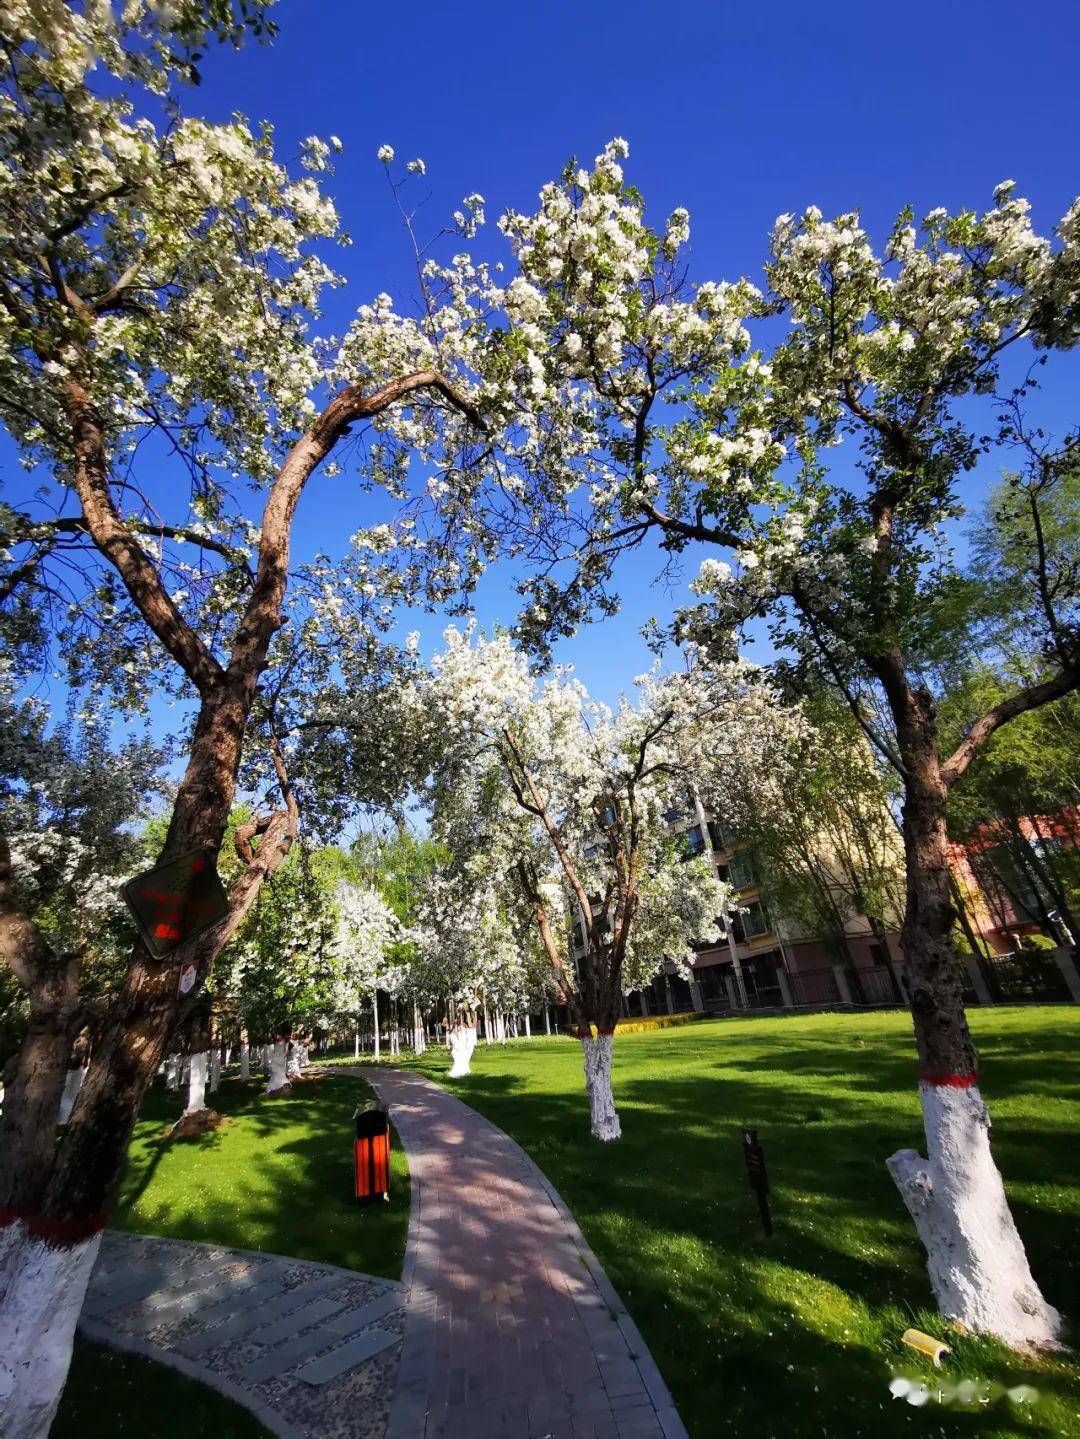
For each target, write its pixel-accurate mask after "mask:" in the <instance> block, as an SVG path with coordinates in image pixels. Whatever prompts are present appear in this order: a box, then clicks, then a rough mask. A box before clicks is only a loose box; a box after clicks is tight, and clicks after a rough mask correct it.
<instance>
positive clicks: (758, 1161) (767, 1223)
mask: <svg viewBox="0 0 1080 1439" xmlns="http://www.w3.org/2000/svg"><path fill="white" fill-rule="evenodd" d="M742 1137H743V1154H744V1156H745V1158H746V1172H747V1175H748V1177H749V1179H750V1188H751V1189H752V1190H753V1191H754V1193H755V1194H756V1195H757V1202H758V1209H759V1210H760V1211H761V1227H762V1228H763V1229H764V1231H765V1233H766V1234H771V1233H772V1232H773V1223H772V1215H771V1214H770V1212H769V1176H768V1175H767V1174H766V1173H765V1151H764V1150H763V1149H762V1147H761V1145H760V1144H759V1143H758V1137H757V1130H756V1129H744V1130H743V1132H742Z"/></svg>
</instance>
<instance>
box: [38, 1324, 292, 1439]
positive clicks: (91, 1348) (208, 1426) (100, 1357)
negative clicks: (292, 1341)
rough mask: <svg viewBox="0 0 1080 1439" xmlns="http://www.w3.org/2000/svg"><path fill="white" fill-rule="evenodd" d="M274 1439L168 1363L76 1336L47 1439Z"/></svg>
mask: <svg viewBox="0 0 1080 1439" xmlns="http://www.w3.org/2000/svg"><path fill="white" fill-rule="evenodd" d="M200 1435H213V1436H214V1439H269V1435H270V1431H269V1430H268V1429H266V1428H265V1427H264V1426H263V1425H262V1424H260V1423H259V1421H258V1420H257V1419H256V1418H255V1416H254V1414H252V1413H250V1412H249V1411H248V1410H247V1409H245V1408H244V1407H243V1405H241V1404H237V1403H235V1402H234V1401H233V1400H232V1399H227V1398H226V1397H225V1395H224V1394H219V1393H218V1391H217V1390H216V1389H213V1388H211V1387H210V1385H208V1384H200V1383H199V1382H198V1381H197V1380H195V1379H189V1378H188V1377H187V1375H186V1374H180V1373H178V1372H177V1371H176V1370H175V1369H171V1368H170V1367H169V1366H168V1365H166V1364H160V1363H158V1362H157V1361H156V1360H153V1359H146V1358H144V1357H143V1356H142V1355H139V1354H125V1353H123V1352H121V1351H120V1350H118V1349H110V1348H108V1347H107V1346H105V1345H103V1344H94V1343H92V1342H91V1341H90V1340H89V1339H83V1338H81V1337H78V1336H77V1337H76V1339H75V1352H74V1355H73V1357H72V1361H71V1369H70V1370H69V1372H68V1378H67V1383H66V1384H65V1385H64V1392H63V1395H62V1396H61V1399H60V1408H59V1410H58V1411H57V1415H56V1418H55V1420H54V1421H53V1426H52V1428H51V1430H50V1431H49V1439H117V1436H125V1439H126V1436H132V1439H135V1436H140V1439H141V1436H146V1439H151V1436H152V1439H194V1436H200Z"/></svg>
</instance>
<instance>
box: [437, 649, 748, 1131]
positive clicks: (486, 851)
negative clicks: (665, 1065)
mask: <svg viewBox="0 0 1080 1439" xmlns="http://www.w3.org/2000/svg"><path fill="white" fill-rule="evenodd" d="M446 640H447V648H446V650H445V651H444V652H443V653H442V654H441V655H439V656H437V657H436V659H435V660H434V661H433V675H432V679H431V681H430V684H429V686H428V710H429V713H430V714H431V715H432V717H433V719H434V721H435V724H436V726H437V729H438V731H439V733H440V734H441V735H442V736H443V745H444V754H443V757H442V760H441V763H440V765H439V767H438V769H437V771H436V774H435V778H434V782H433V789H432V797H433V802H434V828H435V833H436V834H438V835H439V837H440V838H441V839H443V840H444V842H445V843H446V844H447V847H448V848H449V849H450V850H451V851H452V852H456V853H461V852H463V851H464V852H471V853H474V854H483V856H484V861H483V862H484V865H485V868H486V869H487V871H488V873H490V874H492V875H493V876H495V878H496V880H497V881H501V882H502V883H503V884H505V882H506V879H508V878H509V879H510V880H512V882H513V884H514V886H515V888H516V893H517V901H516V903H517V907H518V908H520V906H521V905H524V906H525V907H526V909H527V911H528V913H529V914H530V915H531V917H532V921H533V924H534V925H535V929H536V932H537V933H538V935H539V937H540V941H541V943H542V945H543V948H544V951H545V953H546V955H547V958H548V962H549V964H550V966H551V969H552V971H553V973H554V975H555V977H556V980H557V984H558V987H559V990H560V992H561V994H562V997H563V999H564V1000H565V1002H566V1003H567V1004H568V1005H569V1006H570V1010H571V1013H572V1014H573V1016H574V1019H575V1022H576V1024H577V1026H578V1035H579V1038H580V1040H581V1043H582V1048H583V1050H584V1056H585V1075H586V1085H587V1088H588V1093H589V1100H590V1111H591V1117H592V1132H593V1134H595V1135H596V1137H597V1138H599V1139H603V1140H611V1139H617V1138H618V1137H619V1133H620V1127H619V1119H618V1115H617V1113H616V1111H615V1105H614V1100H613V1098H612V1092H611V1045H612V1036H613V1034H614V1031H615V1022H616V1020H617V1018H618V1015H619V1005H620V999H621V995H622V993H623V992H624V991H626V990H631V989H636V988H638V987H640V986H641V985H642V984H644V983H646V982H647V981H648V980H649V979H651V977H652V975H653V974H655V973H656V971H657V969H658V968H659V966H660V964H661V963H662V961H663V959H664V958H665V957H666V958H668V959H671V960H673V961H674V962H676V963H677V964H680V965H682V966H683V967H686V966H688V965H689V964H691V963H692V962H693V942H694V940H696V939H697V940H700V939H707V938H708V937H709V936H710V933H711V932H713V931H715V929H716V927H717V917H718V916H719V915H720V914H721V913H722V912H723V910H724V907H725V904H726V902H727V891H726V887H725V886H723V885H722V884H720V883H719V881H717V880H716V878H715V875H714V872H713V870H712V867H711V865H708V864H707V863H705V862H701V863H698V862H690V863H685V862H683V861H682V859H681V857H680V855H679V854H678V852H677V850H676V847H675V845H674V843H673V842H672V839H671V836H670V834H669V831H668V826H667V824H666V822H665V820H664V817H663V815H664V810H665V809H666V808H667V807H668V803H669V797H670V795H671V794H672V792H673V791H677V790H679V789H680V788H683V787H685V785H686V784H687V783H688V781H689V777H690V774H691V765H692V762H693V758H694V756H695V754H696V753H697V752H698V749H699V747H702V748H704V747H706V745H707V741H705V731H706V730H707V729H708V730H709V731H710V733H715V735H716V737H717V742H721V743H722V742H723V741H722V740H720V739H719V735H720V734H721V733H722V729H723V726H722V723H721V722H720V721H721V714H722V711H723V710H725V709H726V708H727V707H726V706H724V705H723V703H722V702H723V700H725V699H727V698H730V696H728V695H725V694H724V692H723V687H722V686H721V685H720V684H719V683H712V684H709V683H705V682H704V681H703V677H702V676H701V675H700V674H698V673H696V672H695V673H688V674H682V675H672V676H667V677H665V678H663V679H657V678H655V677H653V676H647V677H646V678H645V679H644V680H643V681H641V691H642V693H641V699H640V703H639V705H638V706H636V707H635V706H632V705H630V704H629V703H627V702H625V701H624V702H623V703H621V704H620V706H619V708H618V710H617V711H616V712H614V713H613V712H612V711H610V710H609V709H607V708H606V707H605V706H603V705H599V704H596V703H593V702H591V701H590V700H589V699H588V696H587V695H586V693H585V690H584V688H583V687H582V686H581V685H580V684H579V683H578V682H576V681H574V680H572V679H570V678H568V677H565V676H562V675H556V676H554V677H553V678H551V679H548V680H546V681H544V682H542V683H537V681H536V680H535V679H534V678H533V676H532V675H531V674H530V672H529V668H528V664H527V661H526V658H525V656H524V655H523V654H522V653H521V652H520V651H518V650H517V649H515V647H514V646H513V644H512V643H511V641H510V639H509V638H508V637H507V636H505V635H502V636H497V637H496V638H494V639H492V640H484V639H483V638H480V639H478V640H476V642H475V643H474V642H473V640H472V637H471V636H470V635H469V634H467V633H466V634H463V633H461V632H460V631H458V630H456V629H454V628H451V629H449V630H447V632H446ZM703 741H704V743H703ZM504 907H505V906H504ZM490 910H491V912H492V913H493V914H494V913H497V912H498V910H497V909H496V907H495V906H494V905H493V904H492V905H490ZM575 924H580V926H581V930H582V933H583V936H584V954H583V955H582V956H581V957H580V958H578V959H574V958H573V946H572V942H571V935H572V932H573V929H574V926H575ZM500 927H501V929H502V931H503V933H507V934H508V932H509V931H508V928H507V926H505V925H502V926H500ZM594 1028H595V1030H596V1033H595V1035H594V1033H593V1029H594Z"/></svg>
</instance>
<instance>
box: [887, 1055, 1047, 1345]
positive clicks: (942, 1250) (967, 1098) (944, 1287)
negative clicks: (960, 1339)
mask: <svg viewBox="0 0 1080 1439" xmlns="http://www.w3.org/2000/svg"><path fill="white" fill-rule="evenodd" d="M919 1095H920V1098H921V1100H922V1111H923V1126H924V1128H925V1131H926V1145H927V1154H928V1155H929V1159H923V1158H922V1157H921V1156H920V1155H919V1154H917V1153H916V1152H915V1150H913V1149H902V1150H900V1152H899V1153H897V1154H894V1155H893V1156H892V1158H891V1159H889V1160H888V1168H889V1173H890V1174H891V1175H892V1177H893V1179H894V1180H895V1182H896V1186H897V1188H898V1189H899V1190H900V1194H901V1197H902V1198H903V1201H904V1203H905V1204H906V1205H907V1207H908V1210H909V1212H910V1214H911V1217H912V1219H913V1220H914V1221H915V1227H916V1229H917V1230H918V1232H919V1238H920V1239H921V1240H922V1242H923V1245H924V1246H925V1248H926V1255H927V1264H926V1267H927V1270H928V1271H929V1274H930V1283H931V1285H932V1286H933V1290H934V1295H935V1297H936V1299H937V1302H938V1307H939V1308H940V1310H941V1313H942V1314H943V1315H944V1317H945V1318H946V1319H952V1320H955V1321H956V1322H958V1323H960V1324H963V1325H964V1326H965V1327H966V1328H967V1329H970V1330H972V1331H973V1332H974V1333H977V1334H994V1335H996V1336H997V1337H998V1338H999V1339H1003V1340H1004V1341H1005V1343H1006V1344H1011V1345H1014V1346H1020V1345H1039V1344H1053V1343H1055V1342H1056V1340H1057V1339H1058V1336H1059V1335H1060V1333H1061V1315H1060V1314H1059V1313H1058V1312H1057V1310H1056V1309H1054V1308H1053V1307H1052V1306H1051V1305H1049V1304H1047V1302H1046V1300H1045V1299H1044V1298H1043V1296H1042V1294H1041V1292H1040V1290H1039V1287H1038V1285H1037V1284H1036V1283H1035V1280H1034V1279H1033V1278H1032V1275H1031V1269H1030V1266H1029V1265H1028V1259H1027V1254H1026V1253H1025V1252H1024V1245H1023V1243H1022V1241H1021V1239H1020V1236H1019V1234H1018V1233H1017V1231H1016V1225H1015V1224H1014V1223H1013V1218H1012V1214H1011V1213H1010V1212H1009V1206H1008V1202H1007V1200H1006V1198H1005V1187H1004V1185H1003V1184H1002V1181H1001V1175H1000V1173H999V1172H998V1168H997V1165H996V1164H995V1163H994V1158H993V1155H992V1154H991V1152H990V1115H989V1113H988V1112H987V1108H986V1105H985V1104H984V1103H983V1100H982V1096H981V1095H980V1093H979V1090H978V1087H977V1086H976V1085H966V1086H964V1087H956V1086H953V1085H949V1084H928V1083H925V1082H924V1083H922V1084H920V1085H919Z"/></svg>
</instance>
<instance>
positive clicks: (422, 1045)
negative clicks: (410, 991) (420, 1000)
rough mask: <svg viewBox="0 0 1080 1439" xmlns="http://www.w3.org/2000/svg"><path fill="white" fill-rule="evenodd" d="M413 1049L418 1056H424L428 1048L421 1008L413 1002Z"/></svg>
mask: <svg viewBox="0 0 1080 1439" xmlns="http://www.w3.org/2000/svg"><path fill="white" fill-rule="evenodd" d="M413 1048H414V1049H415V1051H416V1053H417V1054H423V1052H424V1050H425V1049H426V1048H427V1037H426V1035H425V1034H424V1016H423V1015H422V1014H421V1013H420V1006H419V1005H418V1004H417V1003H416V1002H415V1001H413Z"/></svg>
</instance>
